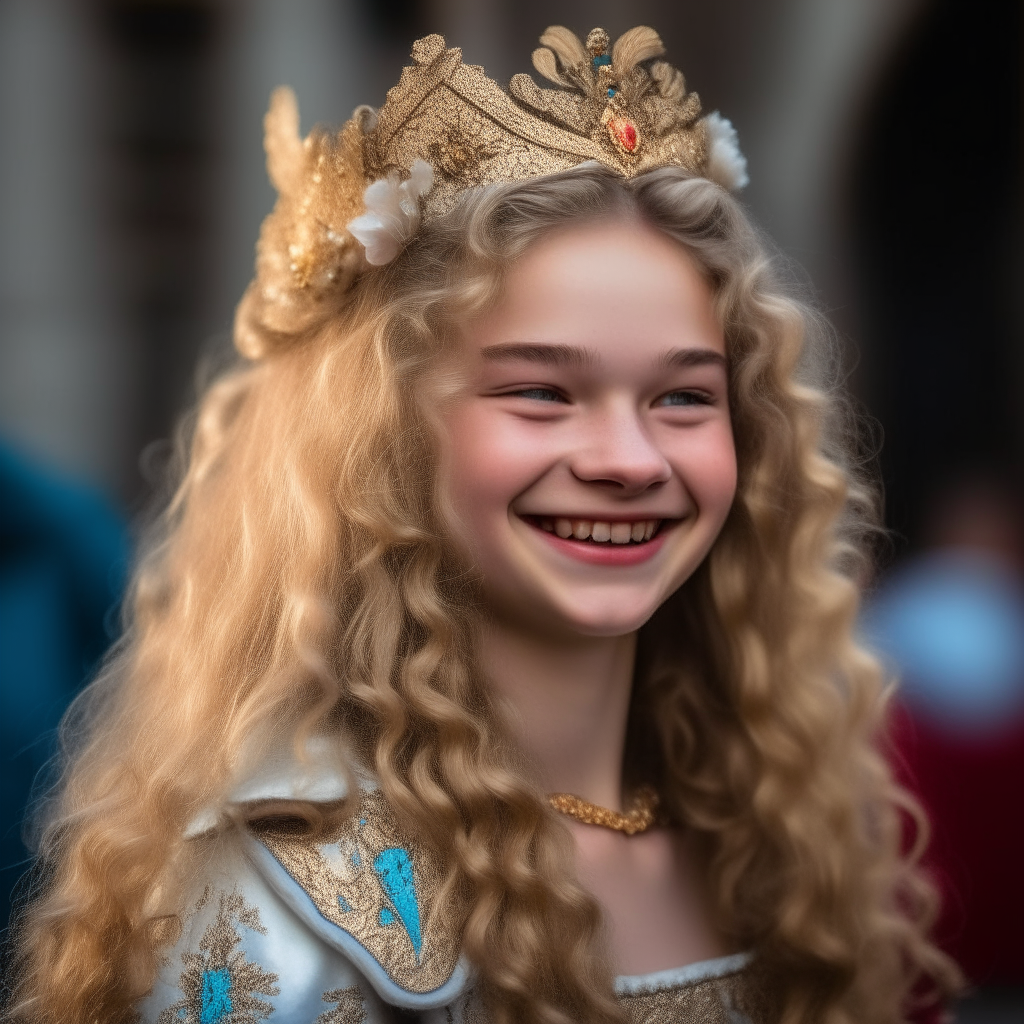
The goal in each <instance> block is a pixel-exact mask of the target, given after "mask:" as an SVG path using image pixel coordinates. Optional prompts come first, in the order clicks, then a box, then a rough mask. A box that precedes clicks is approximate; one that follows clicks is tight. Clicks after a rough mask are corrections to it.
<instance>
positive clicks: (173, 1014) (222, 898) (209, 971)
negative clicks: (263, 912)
mask: <svg viewBox="0 0 1024 1024" xmlns="http://www.w3.org/2000/svg"><path fill="white" fill-rule="evenodd" d="M210 899H211V894H210V890H209V888H207V889H206V891H205V892H204V893H203V895H202V896H201V897H200V899H199V902H198V903H197V904H196V910H197V911H199V910H201V909H202V908H203V907H204V906H206V904H207V903H209V901H210ZM218 900H219V906H218V909H217V917H216V919H215V920H214V922H213V923H212V924H211V925H210V926H209V927H208V928H207V929H206V931H205V932H204V933H203V937H202V939H200V940H199V951H198V952H197V953H190V952H187V953H183V954H182V956H181V961H182V963H183V964H184V965H185V970H184V971H183V972H182V974H181V979H180V981H179V985H180V987H181V991H182V993H183V998H182V999H180V1000H178V1002H176V1003H174V1004H173V1005H171V1006H168V1007H167V1009H166V1010H164V1011H163V1012H162V1013H161V1014H160V1016H159V1017H158V1018H157V1024H257V1022H258V1021H261V1020H266V1018H267V1017H269V1016H270V1014H271V1013H272V1011H273V1009H274V1008H273V1006H271V1004H270V1003H268V1002H265V1001H264V1000H262V999H257V998H256V997H257V995H264V996H276V995H277V994H278V992H279V989H278V988H277V985H276V982H277V975H276V974H270V973H269V972H267V971H264V970H263V969H262V968H261V967H260V965H259V964H257V963H253V962H252V961H251V960H248V959H246V956H245V952H244V951H243V950H241V949H235V947H236V946H237V945H239V943H241V941H242V936H241V934H240V932H239V925H241V926H244V927H245V928H248V929H249V930H250V931H254V932H258V933H259V934H260V935H266V929H265V928H264V927H263V925H262V923H261V922H260V915H259V911H258V910H257V909H256V907H252V906H249V904H247V903H246V902H245V900H244V899H243V898H242V896H241V894H240V893H239V892H238V891H237V890H236V891H234V892H231V893H226V892H221V893H219V894H218Z"/></svg>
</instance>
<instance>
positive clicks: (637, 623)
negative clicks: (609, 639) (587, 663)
mask: <svg viewBox="0 0 1024 1024" xmlns="http://www.w3.org/2000/svg"><path fill="white" fill-rule="evenodd" d="M657 607H658V606H657V605H650V606H648V605H646V604H645V605H644V606H643V607H642V608H631V609H623V608H621V607H619V608H608V607H604V608H601V607H595V608H586V607H584V608H581V607H579V606H577V607H573V608H564V609H560V614H559V618H561V619H562V621H563V622H564V623H565V627H566V629H567V630H569V631H571V632H573V633H576V634H577V635H579V636H626V635H628V634H629V633H635V632H636V631H637V630H638V629H639V628H640V627H641V626H643V625H644V624H645V623H646V622H647V621H648V620H649V619H650V618H651V616H652V615H653V614H654V613H655V611H657Z"/></svg>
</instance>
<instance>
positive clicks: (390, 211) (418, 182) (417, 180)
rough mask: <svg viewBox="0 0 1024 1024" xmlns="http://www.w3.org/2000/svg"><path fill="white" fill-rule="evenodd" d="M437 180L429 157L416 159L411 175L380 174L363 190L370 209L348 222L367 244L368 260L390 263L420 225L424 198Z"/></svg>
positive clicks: (364, 243) (352, 233) (380, 263)
mask: <svg viewBox="0 0 1024 1024" xmlns="http://www.w3.org/2000/svg"><path fill="white" fill-rule="evenodd" d="M433 184H434V171H433V169H432V168H431V166H430V164H428V163H427V162H426V160H413V162H412V167H410V168H409V177H408V178H407V179H406V180H405V181H399V179H398V175H397V174H392V175H389V176H388V177H387V178H380V179H379V180H377V181H375V182H373V184H372V185H368V186H367V188H366V191H365V192H364V193H363V201H364V202H365V203H366V213H364V214H362V215H361V216H359V217H356V218H355V220H351V221H349V222H348V224H347V225H346V226H347V227H348V230H349V233H350V234H351V235H352V236H353V237H354V238H356V239H357V240H358V241H360V242H362V244H363V246H364V247H365V248H366V262H367V263H372V264H373V265H374V266H375V267H380V266H383V265H384V264H385V263H390V262H391V261H392V260H393V259H394V258H395V257H396V256H397V255H398V253H399V252H400V251H401V248H402V246H403V245H405V243H406V242H408V241H409V239H410V238H412V236H413V235H414V234H416V229H417V228H418V227H419V226H420V199H421V198H422V197H423V196H425V195H426V194H427V193H428V192H429V191H430V187H431V185H433Z"/></svg>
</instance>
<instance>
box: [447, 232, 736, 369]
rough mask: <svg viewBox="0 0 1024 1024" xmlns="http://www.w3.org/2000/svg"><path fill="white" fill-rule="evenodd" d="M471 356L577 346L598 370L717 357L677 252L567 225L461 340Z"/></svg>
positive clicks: (703, 302)
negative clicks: (496, 349)
mask: <svg viewBox="0 0 1024 1024" xmlns="http://www.w3.org/2000/svg"><path fill="white" fill-rule="evenodd" d="M466 340H467V341H468V342H469V344H470V347H471V350H472V349H476V350H478V351H479V350H483V349H485V348H487V347H489V346H494V345H501V344H506V345H507V344H508V343H510V342H526V343H546V344H553V345H559V344H562V345H574V346H585V347H586V348H588V349H590V350H591V351H592V352H593V354H594V356H595V357H596V358H597V359H598V360H600V361H604V360H607V359H612V360H613V361H621V360H622V359H626V358H631V357H632V358H643V357H646V356H648V355H654V354H655V353H658V354H661V353H663V352H664V351H665V350H666V349H679V348H688V347H699V348H711V349H714V350H715V351H718V352H720V353H721V354H723V355H724V354H725V341H724V337H723V332H722V329H721V325H720V324H719V323H718V319H717V317H716V314H715V310H714V303H713V299H712V295H711V291H710V288H709V286H708V284H707V282H706V281H705V279H704V277H703V276H702V274H701V272H700V270H699V268H698V267H697V265H696V264H695V262H694V261H693V259H692V258H691V257H690V256H689V255H688V253H687V252H686V251H685V250H684V249H683V247H682V246H681V245H679V244H678V243H677V242H675V241H674V240H673V239H671V238H668V237H667V236H666V235H664V234H662V233H661V232H659V231H657V230H655V229H654V228H652V227H649V226H648V225H646V224H643V223H642V222H639V221H613V222H606V223H592V224H584V225H579V226H574V227H571V228H566V229H563V230H559V231H557V232H554V233H552V234H550V235H548V236H546V237H544V238H542V239H541V240H540V241H539V242H538V243H537V244H536V245H534V246H533V247H532V248H530V249H529V250H528V251H527V252H526V253H525V254H524V255H523V256H522V257H521V258H520V259H519V260H518V261H517V262H516V263H515V265H514V266H513V267H512V269H511V271H510V272H509V274H508V276H507V279H506V282H505V287H504V289H503V293H502V295H501V298H500V299H499V300H498V302H497V304H496V305H495V306H494V308H492V309H491V310H490V311H489V312H488V313H487V314H486V315H484V316H483V317H481V318H480V319H479V320H477V321H475V322H474V323H473V324H472V327H471V329H470V330H468V331H467V332H466Z"/></svg>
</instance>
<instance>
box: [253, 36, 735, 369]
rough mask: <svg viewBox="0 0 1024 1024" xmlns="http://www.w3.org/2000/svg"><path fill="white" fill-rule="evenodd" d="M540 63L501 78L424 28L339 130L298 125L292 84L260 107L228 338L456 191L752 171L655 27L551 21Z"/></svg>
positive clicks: (386, 246) (305, 301) (257, 326)
mask: <svg viewBox="0 0 1024 1024" xmlns="http://www.w3.org/2000/svg"><path fill="white" fill-rule="evenodd" d="M540 42H541V44H542V45H541V46H540V47H539V48H538V49H536V50H534V52H533V65H534V67H535V68H536V70H537V71H538V72H539V73H540V74H541V75H543V76H544V78H546V79H547V80H548V81H550V82H552V83H554V84H555V85H556V86H557V87H558V88H555V89H548V88H540V87H539V86H538V85H537V84H536V83H535V82H534V81H533V79H532V78H530V76H529V75H524V74H519V75H516V76H515V77H513V79H512V81H511V82H510V83H509V87H508V90H507V91H506V90H504V89H502V88H501V87H500V86H498V85H497V84H496V83H495V82H493V81H492V80H491V79H489V78H488V77H487V76H486V75H485V74H484V71H483V68H480V67H476V66H474V65H467V64H464V63H463V62H462V51H461V50H459V49H457V48H455V49H447V48H446V46H445V41H444V39H443V38H442V37H441V36H439V35H430V36H427V37H426V38H424V39H420V40H418V41H417V42H416V43H414V44H413V48H412V60H413V63H412V66H410V67H407V68H405V69H404V70H403V71H402V77H401V79H400V80H399V82H398V84H397V85H396V86H395V87H394V88H392V89H391V90H390V91H389V92H388V95H387V98H386V99H385V101H384V105H383V106H382V107H381V109H380V111H379V113H378V112H374V111H373V110H372V109H371V108H369V107H360V108H358V109H357V110H356V112H355V114H354V115H353V117H352V119H351V120H350V121H349V122H348V123H347V124H345V125H344V127H343V128H342V129H341V130H340V131H338V132H333V131H327V130H324V129H319V128H318V129H314V130H313V131H312V132H311V133H310V134H309V136H307V137H306V138H305V139H300V137H299V115H298V107H297V105H296V101H295V96H294V94H293V93H292V92H291V90H290V89H284V88H282V89H278V90H276V91H275V93H274V95H273V96H272V98H271V105H270V110H269V111H268V113H267V117H266V120H265V130H266V150H267V167H268V171H269V173H270V178H271V180H272V181H273V183H274V185H275V186H276V188H277V191H278V200H277V204H276V205H275V207H274V210H273V212H272V213H271V214H270V215H269V216H268V217H267V218H266V220H265V221H264V222H263V227H262V229H261V231H260V239H259V243H258V245H257V258H256V277H255V280H254V281H253V282H252V284H250V286H249V288H248V290H247V291H246V293H245V295H244V297H243V299H242V302H241V304H240V305H239V308H238V313H237V316H236V320H235V342H236V345H237V346H238V348H239V349H240V350H241V351H242V353H243V354H245V355H247V356H250V357H251V358H259V357H261V356H264V355H266V354H268V353H270V352H272V351H273V350H275V349H278V348H280V347H282V346H283V345H284V344H286V343H287V342H288V341H289V340H290V339H291V338H293V337H295V336H296V335H299V334H303V333H305V332H306V331H308V330H309V329H310V328H311V327H313V326H314V325H315V324H317V323H318V322H320V321H322V320H323V319H324V318H325V317H327V316H329V315H331V314H332V313H333V312H335V311H336V310H337V308H338V307H339V304H340V303H341V302H342V301H343V299H344V295H345V292H346V291H347V290H348V288H349V286H350V285H351V283H352V281H353V279H354V278H355V277H356V275H358V274H359V273H360V271H362V270H364V269H365V268H366V266H367V265H368V264H383V263H387V262H388V261H389V260H390V259H392V258H393V257H394V256H395V255H396V254H397V253H398V252H399V251H400V249H401V248H402V246H403V245H404V244H405V243H406V242H407V241H408V240H409V239H410V238H412V236H413V235H414V234H415V232H416V231H417V230H418V228H419V226H420V224H421V223H422V222H424V221H429V220H432V219H434V218H436V217H440V216H442V215H444V214H445V213H447V212H448V211H449V210H451V209H452V207H453V206H454V205H455V204H456V202H457V201H458V199H459V197H460V195H462V193H463V192H465V191H466V189H469V188H473V187H477V186H482V185H489V184H492V183H496V182H514V181H525V180H528V179H530V178H536V177H540V176H542V175H547V174H554V173H558V172H560V171H566V170H569V169H571V168H573V167H578V166H579V165H580V164H584V163H588V162H590V161H596V162H598V163H600V164H604V165H605V166H608V167H611V168H613V169H614V170H615V171H617V172H618V173H620V174H621V175H623V177H627V178H629V177H633V176H634V175H637V174H641V173H643V172H645V171H649V170H653V169H654V168H657V167H666V166H676V167H683V168H685V169H687V170H688V171H691V172H692V173H694V174H696V175H700V176H702V177H707V178H711V179H712V180H714V181H717V182H718V183H719V184H720V185H722V186H724V187H726V188H740V187H742V186H743V185H745V184H746V180H747V179H746V164H745V161H744V159H743V157H742V156H741V154H740V152H739V148H738V146H737V144H736V133H735V131H734V130H733V128H732V125H731V124H730V123H729V122H728V121H726V120H725V119H724V118H722V117H720V116H719V115H718V114H717V113H714V114H711V115H709V116H707V117H703V118H701V116H700V114H701V106H700V99H699V97H698V96H697V94H696V93H695V92H687V89H686V83H685V81H684V79H683V75H682V73H681V72H680V71H678V70H677V69H675V68H674V67H672V66H671V65H670V64H667V63H666V62H665V61H662V60H659V59H658V58H660V57H661V56H662V55H663V54H664V52H665V48H664V46H663V44H662V42H661V39H660V38H659V36H658V34H657V32H655V31H654V30H653V29H650V28H647V27H645V26H640V27H637V28H633V29H630V30H629V31H628V32H626V33H625V34H624V35H622V36H621V37H620V38H619V39H618V40H616V42H615V45H614V46H611V45H610V40H609V38H608V33H607V32H605V31H604V30H603V29H599V28H596V29H594V30H593V31H592V32H591V33H590V34H589V35H588V36H587V39H586V42H585V43H584V42H581V41H580V40H579V39H578V38H577V37H576V36H575V35H574V34H573V33H572V32H570V31H569V30H568V29H566V28H563V27H561V26H553V27H551V28H549V29H548V30H547V31H546V32H545V33H544V35H542V36H541V39H540Z"/></svg>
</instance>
